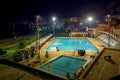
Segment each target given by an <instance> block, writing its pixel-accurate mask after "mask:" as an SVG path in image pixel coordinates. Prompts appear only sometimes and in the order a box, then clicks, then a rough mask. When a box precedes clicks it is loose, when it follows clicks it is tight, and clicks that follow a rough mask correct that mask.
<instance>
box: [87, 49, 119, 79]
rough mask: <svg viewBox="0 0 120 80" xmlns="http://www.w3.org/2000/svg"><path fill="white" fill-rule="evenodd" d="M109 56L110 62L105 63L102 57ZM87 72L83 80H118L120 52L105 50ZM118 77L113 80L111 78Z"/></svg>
mask: <svg viewBox="0 0 120 80" xmlns="http://www.w3.org/2000/svg"><path fill="white" fill-rule="evenodd" d="M108 55H110V56H111V61H106V60H105V59H104V56H108ZM97 62H98V64H95V65H94V66H93V67H92V69H91V70H90V71H89V73H88V75H87V76H86V77H85V80H120V50H114V49H106V50H105V51H104V52H103V53H102V55H101V56H100V58H99V59H98V61H97ZM115 76H118V77H117V78H115V79H110V78H112V77H115Z"/></svg>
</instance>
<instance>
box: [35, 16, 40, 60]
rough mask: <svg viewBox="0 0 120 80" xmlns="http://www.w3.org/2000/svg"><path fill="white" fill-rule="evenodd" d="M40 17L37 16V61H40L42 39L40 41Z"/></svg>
mask: <svg viewBox="0 0 120 80" xmlns="http://www.w3.org/2000/svg"><path fill="white" fill-rule="evenodd" d="M39 18H40V16H39V15H36V61H38V62H39V61H40V50H39V47H40V39H39V26H38V21H39Z"/></svg>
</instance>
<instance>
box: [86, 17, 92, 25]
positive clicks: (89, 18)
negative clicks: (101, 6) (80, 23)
mask: <svg viewBox="0 0 120 80" xmlns="http://www.w3.org/2000/svg"><path fill="white" fill-rule="evenodd" d="M87 21H88V22H89V24H90V25H89V27H91V22H92V21H93V17H88V19H87Z"/></svg>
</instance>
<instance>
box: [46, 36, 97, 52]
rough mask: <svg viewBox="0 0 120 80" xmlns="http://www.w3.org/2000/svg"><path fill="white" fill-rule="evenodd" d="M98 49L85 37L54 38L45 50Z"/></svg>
mask: <svg viewBox="0 0 120 80" xmlns="http://www.w3.org/2000/svg"><path fill="white" fill-rule="evenodd" d="M56 47H58V49H60V50H76V49H80V50H96V51H97V50H98V48H96V47H95V46H94V45H93V44H92V43H91V42H90V41H89V40H88V39H87V38H55V39H54V41H53V42H52V43H51V44H50V45H49V46H48V47H47V48H46V50H56Z"/></svg>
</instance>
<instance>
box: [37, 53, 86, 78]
mask: <svg viewBox="0 0 120 80" xmlns="http://www.w3.org/2000/svg"><path fill="white" fill-rule="evenodd" d="M86 61H87V60H84V59H80V58H74V57H70V56H64V55H61V56H59V57H57V58H55V59H53V60H51V61H49V62H47V63H45V64H43V65H41V66H39V67H38V68H39V69H40V70H43V71H45V72H49V73H52V74H55V75H58V76H60V77H63V78H66V73H67V72H69V73H70V75H73V74H74V73H75V72H76V71H78V69H79V68H80V67H82V66H83V65H84V64H85V62H86ZM48 66H49V68H48Z"/></svg>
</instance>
